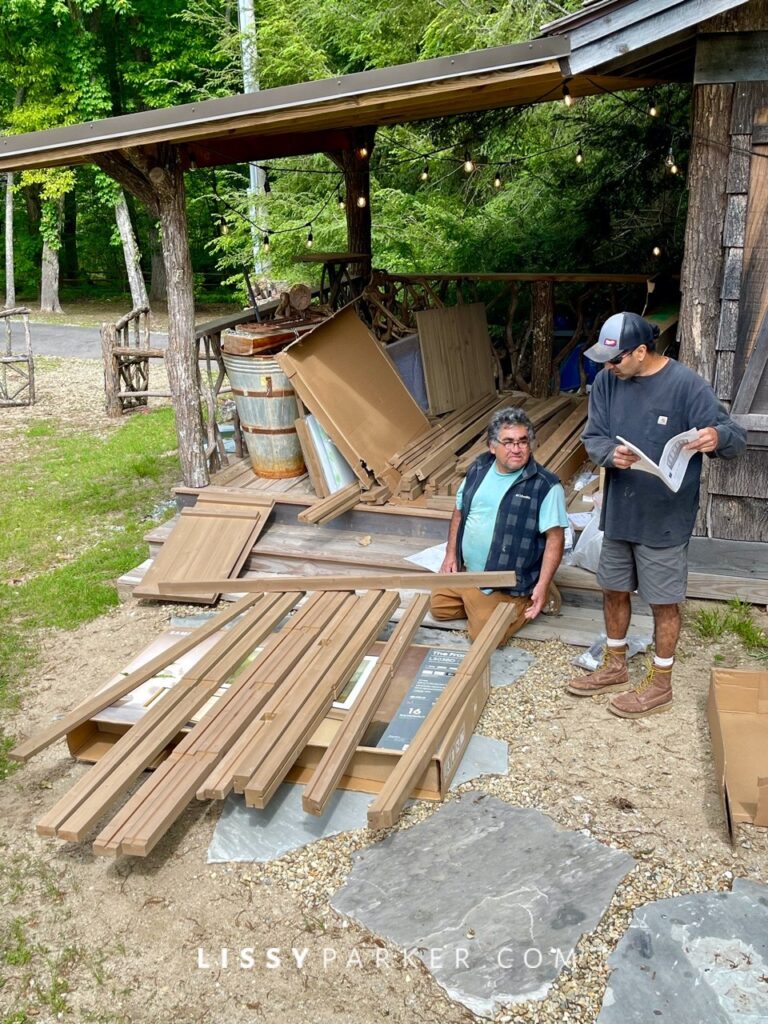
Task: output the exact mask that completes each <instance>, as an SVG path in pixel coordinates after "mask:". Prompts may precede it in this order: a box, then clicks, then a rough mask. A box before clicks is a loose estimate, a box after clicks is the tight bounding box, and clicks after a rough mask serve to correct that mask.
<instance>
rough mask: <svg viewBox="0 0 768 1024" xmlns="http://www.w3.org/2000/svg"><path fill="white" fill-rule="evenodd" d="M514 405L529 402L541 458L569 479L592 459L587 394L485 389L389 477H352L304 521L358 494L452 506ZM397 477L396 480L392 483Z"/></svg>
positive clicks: (393, 463)
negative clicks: (369, 480) (493, 429)
mask: <svg viewBox="0 0 768 1024" xmlns="http://www.w3.org/2000/svg"><path fill="white" fill-rule="evenodd" d="M509 406H517V407H520V406H522V407H524V410H525V412H526V414H527V415H528V416H529V418H530V419H531V422H532V423H533V426H534V429H535V431H536V440H537V447H536V449H535V451H534V455H535V458H536V461H537V462H539V463H540V464H541V465H543V466H545V467H546V468H547V469H549V470H551V471H552V472H553V473H555V474H556V475H557V476H559V477H560V479H561V481H562V482H563V483H564V484H566V483H567V482H568V481H569V480H570V478H571V477H572V476H573V475H574V473H576V471H577V470H578V469H579V467H580V466H581V465H582V464H583V463H584V462H586V461H587V454H586V451H585V449H584V446H583V444H582V442H581V434H582V432H583V430H584V425H585V423H586V420H587V399H586V398H578V397H575V396H572V395H555V396H554V397H552V398H540V399H534V398H531V397H530V396H529V395H527V394H525V393H523V392H520V391H508V392H503V393H502V394H500V395H496V394H493V395H486V396H485V397H483V398H480V399H477V400H475V401H474V402H472V403H471V404H470V405H468V406H466V407H464V408H462V409H459V410H457V411H456V412H453V413H450V414H449V415H447V416H445V417H443V418H442V419H440V420H438V421H437V422H436V423H435V424H434V425H433V426H431V427H430V428H429V429H428V430H426V431H424V432H423V433H421V434H420V435H419V436H418V437H417V438H415V439H414V440H413V441H411V442H410V443H409V444H408V445H407V446H406V447H404V448H403V449H402V450H401V451H398V452H397V453H396V454H395V455H394V456H392V458H391V459H390V460H389V465H390V468H391V471H392V472H391V475H389V476H388V477H387V480H386V482H385V481H383V480H381V481H380V482H379V483H378V484H373V485H372V486H371V485H369V486H368V487H367V488H366V487H364V486H363V485H362V483H353V484H350V485H348V486H347V487H345V488H343V489H342V490H340V491H337V492H336V493H335V494H332V495H330V496H329V497H327V498H323V499H322V500H321V501H319V502H317V503H316V504H314V505H312V506H311V507H310V508H309V509H307V511H306V512H302V513H301V514H300V515H299V519H300V520H301V521H302V522H307V523H327V522H330V520H331V519H334V518H335V517H336V516H338V515H341V514H342V513H343V512H346V511H348V510H349V509H351V508H353V507H354V505H355V503H356V500H357V501H363V502H367V503H371V504H384V503H385V502H387V501H389V500H390V498H393V499H394V500H396V501H397V500H401V501H415V500H417V499H419V498H421V496H422V495H424V496H425V500H424V501H423V502H422V504H425V505H426V506H427V507H428V508H441V509H442V508H451V507H452V502H450V501H447V500H446V499H447V498H448V497H450V496H452V495H455V494H456V492H457V490H458V488H459V485H460V484H461V481H462V480H463V479H464V476H465V475H466V472H467V469H468V468H469V466H470V465H471V464H472V462H473V461H474V460H475V459H476V458H477V456H478V455H480V454H482V453H483V452H485V451H487V450H488V444H487V440H486V430H487V427H488V422H489V420H490V418H491V417H492V416H493V414H494V413H496V412H498V411H499V410H501V409H505V408H507V407H509ZM393 482H394V486H390V485H391V484H392V483H393Z"/></svg>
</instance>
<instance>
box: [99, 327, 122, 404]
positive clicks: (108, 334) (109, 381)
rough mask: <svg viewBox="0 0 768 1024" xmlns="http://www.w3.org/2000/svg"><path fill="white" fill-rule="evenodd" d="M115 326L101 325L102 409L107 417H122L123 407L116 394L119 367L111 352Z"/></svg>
mask: <svg viewBox="0 0 768 1024" xmlns="http://www.w3.org/2000/svg"><path fill="white" fill-rule="evenodd" d="M116 331H117V328H116V326H115V324H107V323H104V324H102V325H101V354H102V357H103V359H104V395H105V398H106V401H105V405H104V408H105V409H106V413H107V416H122V414H123V406H122V404H121V402H120V399H119V398H118V397H117V393H118V391H119V390H120V365H119V363H118V360H117V356H116V355H115V354H114V352H113V351H112V350H113V349H114V347H115V334H116Z"/></svg>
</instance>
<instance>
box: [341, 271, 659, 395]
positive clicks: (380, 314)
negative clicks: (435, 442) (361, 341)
mask: <svg viewBox="0 0 768 1024" xmlns="http://www.w3.org/2000/svg"><path fill="white" fill-rule="evenodd" d="M649 290H650V289H649V278H648V277H647V276H646V275H644V274H602V275H599V274H387V273H385V272H383V271H374V273H373V275H372V277H371V281H370V284H369V285H368V287H367V289H366V291H365V293H364V295H363V298H362V299H361V303H362V304H363V306H364V310H365V313H366V316H367V318H368V320H369V322H370V324H371V326H372V328H373V330H374V332H375V334H376V336H377V337H378V338H379V340H380V341H384V342H388V341H392V340H394V339H395V338H400V337H404V336H405V335H407V334H412V333H413V332H415V331H416V313H418V312H420V311H421V310H425V309H435V308H439V307H441V306H453V305H457V304H459V303H463V302H483V303H484V304H485V307H486V311H487V313H488V323H489V328H490V331H491V337H492V339H493V341H494V343H495V350H496V355H497V359H498V360H499V376H500V379H499V387H500V388H501V387H512V388H519V389H521V390H523V391H528V392H530V393H531V394H533V395H535V396H537V397H546V396H547V395H550V394H553V393H554V392H555V391H557V390H558V388H559V376H560V370H561V368H562V366H563V365H564V363H565V361H566V360H567V359H568V357H569V356H570V355H571V353H572V352H573V351H574V349H576V348H579V347H585V346H586V345H587V344H588V343H591V342H592V340H593V339H594V337H595V335H596V333H597V331H598V329H599V327H600V324H601V323H602V322H603V320H605V319H606V317H608V316H610V314H611V313H614V312H616V311H617V310H618V309H621V308H628V309H636V310H638V311H641V310H642V309H643V307H644V305H645V302H646V298H647V294H648V291H649ZM558 323H567V325H568V326H567V327H564V328H563V329H562V331H560V330H558ZM556 336H557V337H558V338H559V339H560V341H561V342H562V344H561V345H560V346H559V348H558V349H557V350H556V348H555V337H556ZM499 353H501V357H500V358H499ZM501 359H503V360H504V362H505V364H506V365H505V367H504V368H502V367H501ZM579 376H580V381H581V390H583V389H584V387H585V385H586V376H585V372H584V367H583V365H582V363H581V362H580V364H579Z"/></svg>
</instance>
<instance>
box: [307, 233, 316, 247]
mask: <svg viewBox="0 0 768 1024" xmlns="http://www.w3.org/2000/svg"><path fill="white" fill-rule="evenodd" d="M314 244H315V236H314V235H313V234H312V228H310V229H309V234H308V235H307V248H308V249H311V248H312V246H313V245H314Z"/></svg>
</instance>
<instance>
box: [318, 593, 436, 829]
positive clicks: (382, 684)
mask: <svg viewBox="0 0 768 1024" xmlns="http://www.w3.org/2000/svg"><path fill="white" fill-rule="evenodd" d="M428 610H429V597H428V596H427V595H426V594H421V595H417V596H416V597H414V599H413V601H412V602H411V604H410V606H409V607H408V609H407V610H406V612H405V614H404V615H403V617H402V618H401V619H400V622H399V623H398V624H397V626H396V627H395V629H394V632H393V633H392V635H391V636H390V638H389V640H388V641H387V645H386V647H385V648H384V650H383V651H382V653H381V655H380V657H379V661H378V664H377V665H376V668H375V670H374V672H373V673H372V674H371V676H370V677H369V678H368V680H367V682H366V684H365V688H364V689H363V692H362V693H361V694H360V695H359V697H358V698H357V700H356V702H355V704H354V706H353V707H352V709H351V711H350V712H349V713H348V714H347V716H346V718H345V719H344V720H343V722H342V724H341V725H340V726H339V728H338V730H337V732H336V735H335V736H334V737H333V739H332V740H331V742H330V744H329V745H328V747H327V749H326V751H325V754H324V755H323V757H322V760H321V761H320V764H319V765H318V766H317V768H316V769H315V772H314V774H313V775H312V779H311V780H310V782H309V783H308V784H307V786H306V788H305V790H304V795H303V797H302V801H301V805H302V807H303V808H304V810H305V811H307V812H308V813H309V814H315V815H318V816H320V815H321V814H322V813H323V811H324V810H325V808H326V806H327V804H328V801H329V800H330V798H331V796H332V795H333V791H334V790H335V789H336V786H337V785H338V784H339V780H340V779H341V777H342V775H344V773H345V771H346V770H347V766H348V765H349V762H350V761H351V759H352V756H353V755H354V753H355V750H356V749H357V747H358V745H359V743H360V741H361V740H362V738H363V735H364V733H365V730H366V729H367V728H368V725H369V724H370V721H371V719H372V717H373V715H374V712H375V711H376V708H377V707H378V706H379V704H380V703H381V700H382V698H383V696H384V693H385V691H386V689H387V687H388V686H389V684H390V682H391V681H392V677H393V675H394V673H395V669H396V668H397V666H398V665H399V664H400V661H401V660H402V658H403V656H404V655H405V653H406V651H407V650H408V647H409V645H410V644H411V642H412V641H413V637H414V634H415V633H416V630H417V629H418V628H419V626H420V625H421V622H422V619H423V618H424V616H425V615H426V613H427V611H428Z"/></svg>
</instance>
